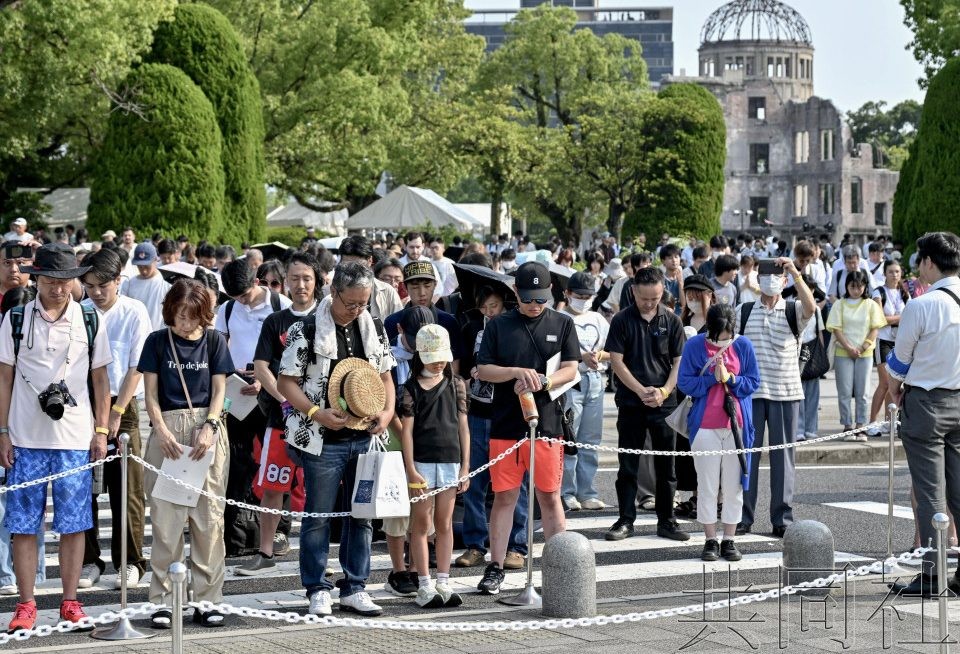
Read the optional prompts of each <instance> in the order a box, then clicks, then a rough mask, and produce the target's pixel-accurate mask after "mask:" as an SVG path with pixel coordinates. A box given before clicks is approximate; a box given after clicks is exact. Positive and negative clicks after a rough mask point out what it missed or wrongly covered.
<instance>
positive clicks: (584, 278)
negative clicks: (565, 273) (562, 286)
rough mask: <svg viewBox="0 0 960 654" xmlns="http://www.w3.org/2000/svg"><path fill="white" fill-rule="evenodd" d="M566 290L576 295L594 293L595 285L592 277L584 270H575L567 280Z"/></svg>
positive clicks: (595, 290)
mask: <svg viewBox="0 0 960 654" xmlns="http://www.w3.org/2000/svg"><path fill="white" fill-rule="evenodd" d="M567 290H568V291H570V292H571V293H576V294H577V295H596V294H597V285H596V284H595V283H594V281H593V277H592V276H591V275H588V274H587V273H585V272H575V273H573V275H571V276H570V281H568V282H567Z"/></svg>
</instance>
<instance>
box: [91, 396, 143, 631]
mask: <svg viewBox="0 0 960 654" xmlns="http://www.w3.org/2000/svg"><path fill="white" fill-rule="evenodd" d="M134 401H136V400H134ZM119 441H120V534H121V536H120V570H119V571H118V572H119V573H120V608H121V610H122V609H125V608H127V501H128V480H129V474H130V469H129V468H130V434H127V433H123V434H120V436H119ZM155 635H156V634H145V633H142V632H140V631H137V630H136V629H134V628H133V625H131V624H130V620H129V618H120V619H119V620H118V621H117V624H115V625H113V626H112V627H102V628H100V629H97V630H95V631H94V632H93V633H92V634H90V637H91V638H96V639H97V640H141V639H146V638H153V637H154V636H155Z"/></svg>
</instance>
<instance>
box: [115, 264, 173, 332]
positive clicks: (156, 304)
mask: <svg viewBox="0 0 960 654" xmlns="http://www.w3.org/2000/svg"><path fill="white" fill-rule="evenodd" d="M169 290H170V282H168V281H167V280H165V279H164V278H163V276H162V275H161V274H160V273H156V274H155V275H154V276H153V277H151V278H150V279H143V278H141V277H140V276H139V275H138V276H136V277H131V278H130V279H129V280H128V281H127V283H126V285H125V287H124V291H123V292H124V293H125V294H126V295H127V297H132V298H133V299H134V300H139V301H140V302H142V303H143V306H145V307H146V308H147V313H148V314H149V315H150V324H151V326H152V330H151V331H157V330H158V329H163V328H164V327H166V323H165V322H163V298H165V297H167V291H169Z"/></svg>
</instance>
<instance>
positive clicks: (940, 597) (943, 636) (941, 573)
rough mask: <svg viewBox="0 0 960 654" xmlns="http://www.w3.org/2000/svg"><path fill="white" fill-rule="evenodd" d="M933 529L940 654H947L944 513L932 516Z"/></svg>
mask: <svg viewBox="0 0 960 654" xmlns="http://www.w3.org/2000/svg"><path fill="white" fill-rule="evenodd" d="M933 528H934V529H936V530H937V609H938V613H939V615H938V622H939V628H940V634H939V635H940V654H947V653H948V652H949V651H950V645H949V644H947V642H946V641H947V635H948V632H949V624H948V623H947V574H948V570H947V531H948V530H949V529H950V518H949V517H948V516H947V514H946V513H935V514H934V515H933Z"/></svg>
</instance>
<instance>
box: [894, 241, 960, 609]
mask: <svg viewBox="0 0 960 654" xmlns="http://www.w3.org/2000/svg"><path fill="white" fill-rule="evenodd" d="M917 272H918V275H919V277H920V279H921V280H923V281H924V282H926V283H927V284H930V288H929V289H928V290H927V292H926V293H924V294H923V295H921V296H920V297H917V298H914V299H912V300H910V301H909V302H907V304H906V305H905V306H904V308H903V313H901V314H900V324H899V326H898V329H897V340H896V345H895V346H894V349H893V352H891V353H890V354H889V355H888V357H887V362H886V365H887V370H888V371H889V373H890V377H891V380H890V391H889V392H890V396H891V400H892V401H894V402H897V403H900V404H902V407H903V412H902V413H901V416H902V427H901V432H900V438H901V440H902V442H903V449H904V451H905V452H906V454H907V463H908V464H909V466H910V476H911V478H912V481H913V491H914V494H915V495H916V498H917V511H916V513H917V515H916V517H917V527H918V528H919V530H920V542H922V543H926V542H928V540H929V539H932V538H934V536H936V531H935V530H934V528H933V525H932V523H931V520H932V518H933V514H934V513H937V512H943V511H944V510H945V509H946V508H948V507H949V509H950V511H951V513H953V515H954V516H958V515H960V364H958V361H960V279H958V278H957V273H958V272H960V238H958V237H957V235H956V234H952V233H950V232H931V233H928V234H925V235H924V236H922V237H920V238H919V239H917ZM944 480H946V481H944ZM934 560H935V559H934V553H933V552H931V553H930V554H927V555H926V557H925V560H924V567H923V568H922V572H921V574H919V575H917V577H916V578H914V580H913V581H912V582H911V583H910V584H909V585H907V586H905V587H903V588H898V589H897V590H899V591H900V594H901V595H908V596H913V595H916V596H921V597H930V596H931V595H935V594H936V593H937V578H936V575H935V573H934V572H933V568H932V566H933V562H934ZM950 587H951V590H953V591H954V592H956V590H957V589H958V588H960V579H958V576H957V575H956V574H954V577H953V579H952V580H950Z"/></svg>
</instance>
